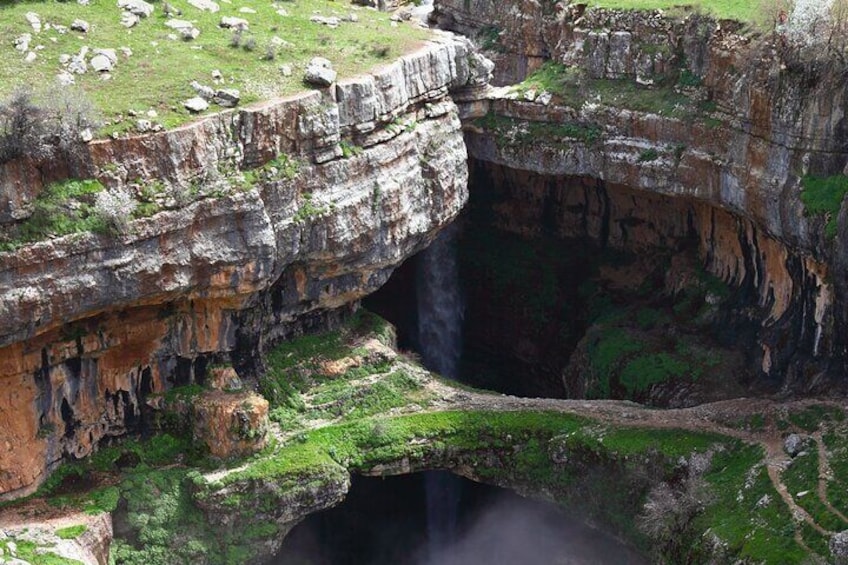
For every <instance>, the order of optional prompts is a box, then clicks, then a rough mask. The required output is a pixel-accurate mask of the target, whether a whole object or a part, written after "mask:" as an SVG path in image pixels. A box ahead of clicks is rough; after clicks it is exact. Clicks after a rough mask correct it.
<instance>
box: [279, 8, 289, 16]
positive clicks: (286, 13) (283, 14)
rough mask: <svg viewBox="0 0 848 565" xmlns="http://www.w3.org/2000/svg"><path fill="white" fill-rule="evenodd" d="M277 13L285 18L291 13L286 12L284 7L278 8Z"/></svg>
mask: <svg viewBox="0 0 848 565" xmlns="http://www.w3.org/2000/svg"><path fill="white" fill-rule="evenodd" d="M277 15H278V16H282V17H284V18H285V17H286V16H288V15H289V13H288V12H286V11H285V10H284V9H283V8H280V9H279V10H277Z"/></svg>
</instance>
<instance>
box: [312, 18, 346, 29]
mask: <svg viewBox="0 0 848 565" xmlns="http://www.w3.org/2000/svg"><path fill="white" fill-rule="evenodd" d="M309 21H310V22H313V23H316V24H322V25H325V26H328V27H339V24H340V23H341V20H340V19H339V18H337V17H335V16H330V17H324V16H312V17H311V18H309Z"/></svg>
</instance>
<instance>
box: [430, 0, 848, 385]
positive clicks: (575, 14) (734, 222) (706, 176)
mask: <svg viewBox="0 0 848 565" xmlns="http://www.w3.org/2000/svg"><path fill="white" fill-rule="evenodd" d="M436 19H437V20H438V21H439V22H440V23H441V24H442V25H444V26H446V27H449V28H451V29H455V30H458V31H461V32H463V33H466V34H469V35H472V36H475V37H477V38H478V40H480V42H481V43H483V44H484V46H486V47H489V48H490V49H491V52H492V53H493V54H495V55H497V56H498V57H499V59H500V60H501V61H508V62H509V64H506V65H505V66H502V67H500V68H499V70H498V75H497V77H496V78H497V80H498V81H500V82H501V83H502V84H509V83H515V82H518V81H521V80H522V79H523V78H524V77H525V76H526V75H527V74H528V73H529V72H530V71H531V70H533V69H536V68H539V67H540V66H541V65H542V64H543V63H545V62H548V61H552V62H555V63H557V64H559V65H562V67H561V68H563V69H564V68H568V69H571V70H570V71H567V72H574V73H576V74H578V75H579V76H581V77H582V79H581V80H582V81H583V83H582V84H580V85H578V86H577V87H576V88H575V87H574V86H573V85H570V84H569V83H568V82H567V81H563V82H562V83H561V84H559V86H553V87H552V89H553V90H554V91H547V92H546V91H543V90H536V89H528V88H527V87H519V88H507V87H505V88H501V89H494V90H493V91H491V92H490V93H489V95H488V97H487V100H486V101H480V100H477V101H473V102H470V103H467V104H463V105H462V112H463V116H464V117H465V118H467V127H466V130H467V133H466V141H467V145H468V150H469V154H470V155H471V156H472V157H474V158H475V159H477V160H479V161H481V162H484V163H492V164H494V165H496V166H498V167H506V168H509V169H513V170H517V171H525V172H527V173H532V174H535V175H542V176H544V177H546V178H547V179H548V180H547V181H544V182H547V183H548V188H547V189H546V190H544V191H540V192H539V193H538V194H537V195H536V197H537V198H544V199H546V200H547V201H549V202H555V201H559V202H560V203H562V204H563V206H566V205H567V202H568V201H571V200H574V202H573V203H572V204H574V205H582V204H579V203H578V202H577V201H578V200H583V199H584V196H583V194H582V192H581V191H580V190H577V191H573V190H570V189H569V188H568V186H567V185H569V181H568V180H566V179H567V178H569V177H571V178H592V179H598V182H599V185H600V186H601V187H602V191H605V192H607V193H610V194H612V193H613V192H615V190H616V187H617V186H620V187H628V188H630V189H634V190H636V191H640V192H643V193H645V195H646V198H649V195H662V196H666V197H669V198H671V199H679V200H680V201H681V202H683V203H684V204H683V206H682V209H681V210H683V209H686V210H687V211H682V213H683V216H682V217H680V218H677V219H668V218H660V217H657V216H656V215H654V216H650V215H649V217H638V216H639V214H637V216H636V217H634V221H636V220H638V221H640V222H641V221H646V222H648V223H654V224H655V225H656V226H659V227H658V230H659V231H662V230H663V229H664V228H663V227H662V226H665V228H668V230H670V231H669V233H668V235H669V236H673V235H674V233H675V232H676V231H680V230H685V231H687V232H691V233H692V234H693V235H694V236H695V237H696V238H697V239H698V240H699V241H700V247H701V251H702V258H703V260H704V262H705V265H706V266H707V268H708V269H709V270H710V271H711V272H712V273H713V274H715V275H717V276H719V277H721V278H722V279H723V280H724V281H726V282H729V283H732V284H734V285H743V284H745V285H750V286H751V287H752V288H753V289H754V292H753V294H754V296H755V303H756V305H758V306H760V307H763V308H764V312H765V315H764V316H763V319H762V326H763V333H762V335H761V337H760V339H759V348H760V349H761V355H760V358H759V360H758V361H757V363H756V365H757V366H758V367H759V369H758V370H760V369H761V371H762V373H763V374H765V375H768V376H769V377H770V378H771V379H773V380H777V381H782V384H783V385H785V388H791V389H795V390H805V391H810V390H817V391H822V390H825V389H826V388H827V387H828V386H831V385H832V384H834V383H837V382H838V381H839V380H840V379H839V376H840V375H841V374H842V373H843V372H844V368H845V358H844V343H845V338H846V336H845V335H844V332H843V330H842V329H841V328H842V327H844V325H845V324H844V320H845V312H844V306H843V304H844V303H845V299H846V290H848V288H846V286H845V283H844V281H845V280H846V276H845V275H846V273H845V265H846V261H845V253H844V251H843V250H844V248H845V245H844V243H845V237H846V235H845V233H846V232H845V230H846V227H845V223H844V222H843V221H842V220H843V216H844V212H842V213H839V214H838V219H839V222H838V224H837V226H838V229H837V230H836V236H835V238H833V239H831V238H829V237H828V236H826V235H825V229H824V227H825V223H826V222H827V221H828V218H826V217H822V216H813V215H810V214H809V213H807V211H806V210H805V206H804V204H803V201H802V199H801V192H802V186H803V185H802V179H803V177H804V176H805V175H812V176H816V177H827V176H830V175H835V174H841V173H843V172H844V171H845V169H846V166H848V117H846V115H847V114H848V97H846V89H845V88H844V82H843V81H841V80H840V79H839V76H840V75H839V74H838V73H834V72H833V69H828V68H826V66H825V68H822V66H821V65H815V64H812V62H810V64H808V65H806V66H805V65H804V64H803V63H804V60H803V58H802V55H799V53H797V52H794V51H792V50H789V49H785V48H784V47H785V43H784V39H783V38H782V37H781V36H779V35H778V34H774V35H767V36H766V37H765V38H762V37H761V38H759V39H752V36H751V35H750V34H749V35H743V34H741V32H740V31H739V28H740V25H739V24H738V23H734V22H725V21H722V22H716V21H714V20H710V19H708V18H705V17H703V16H699V15H697V14H691V15H689V16H687V17H685V18H679V17H667V16H665V15H663V14H662V13H661V12H659V11H655V12H636V11H616V10H600V9H586V8H585V5H578V4H571V3H564V2H560V3H557V4H551V3H545V2H534V1H529V0H528V1H522V0H516V1H513V2H493V1H489V0H472V1H471V2H458V1H455V0H441V1H439V2H437V3H436ZM593 88H597V89H598V90H595V91H593ZM603 89H605V90H603ZM615 90H618V91H621V92H632V93H633V97H634V98H635V97H638V96H641V98H640V100H639V101H638V102H632V103H629V102H628V100H627V95H626V94H623V95H620V96H618V97H617V99H618V100H620V104H619V105H611V104H610V103H608V102H605V100H606V99H607V98H605V96H607V97H608V98H614V97H615V96H614V95H610V91H615ZM651 97H653V99H651ZM665 100H673V101H677V102H676V105H673V106H672V105H671V103H669V104H666V103H665V102H664V101H665ZM518 176H520V175H518ZM571 184H573V183H571ZM578 184H579V183H578ZM557 185H559V186H557ZM640 198H641V197H640ZM594 199H595V197H592V198H589V201H587V202H584V203H583V204H585V205H586V206H589V207H590V208H591V207H594V210H595V213H596V214H599V215H595V214H593V213H592V212H590V213H589V214H588V216H589V221H590V224H592V223H594V224H596V226H595V227H596V228H598V229H596V232H597V235H601V234H600V231H599V229H600V226H601V225H602V224H604V221H603V218H604V216H603V214H605V213H608V212H609V206H605V205H604V203H603V201H602V199H601V200H597V201H596V202H595V204H594V205H593V204H592V202H591V201H592V200H594ZM613 200H615V199H614V198H613ZM528 202H530V203H531V204H530V208H531V209H530V211H529V212H528V214H527V217H526V218H525V219H526V220H527V221H528V223H524V224H521V220H519V219H517V217H516V216H515V215H513V216H512V218H511V219H510V220H508V223H510V224H511V226H512V228H513V229H516V230H518V231H530V232H532V231H534V229H536V227H537V226H534V225H533V222H537V221H539V218H540V215H539V214H538V213H536V212H538V210H536V211H534V210H535V204H533V203H534V202H535V200H533V199H532V198H531V199H529V200H528ZM613 212H616V211H615V210H613ZM618 212H622V210H618ZM556 214H557V208H551V209H549V210H547V211H546V212H545V216H546V217H549V216H555V215H556ZM833 214H834V217H833V218H832V220H831V221H833V222H836V220H837V218H836V217H835V215H836V214H837V213H836V212H834V213H833ZM624 216H627V213H625V214H624ZM624 216H622V217H620V218H619V219H620V220H621V219H623V218H624ZM516 224H521V225H516ZM666 224H667V225H666ZM672 224H676V225H672ZM620 225H621V224H620ZM611 229H612V230H613V232H612V233H608V234H607V233H605V234H604V236H605V237H610V238H612V239H613V240H614V239H615V238H616V237H621V236H622V233H618V234H616V233H614V232H615V229H616V227H615V226H614V225H613V226H611ZM629 237H630V243H631V244H633V243H634V241H635V240H638V238H639V237H640V235H639V233H637V232H636V233H630V234H629ZM613 243H614V241H613ZM648 243H649V242H648V241H647V240H646V241H645V244H648ZM637 246H638V242H637ZM788 328H794V329H792V330H788Z"/></svg>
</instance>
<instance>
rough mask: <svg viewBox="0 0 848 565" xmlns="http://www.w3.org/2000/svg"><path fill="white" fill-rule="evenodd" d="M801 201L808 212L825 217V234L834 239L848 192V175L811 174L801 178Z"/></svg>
mask: <svg viewBox="0 0 848 565" xmlns="http://www.w3.org/2000/svg"><path fill="white" fill-rule="evenodd" d="M801 186H802V187H803V190H802V192H801V201H802V202H803V203H804V206H805V208H806V209H807V212H809V213H810V214H819V215H822V216H824V217H825V220H826V221H827V223H826V224H825V235H826V236H827V237H828V238H830V239H833V238H834V237H835V236H836V228H837V224H836V220H837V217H838V215H839V209H840V207H841V206H842V200H843V199H844V198H845V194H846V193H848V176H845V175H835V176H832V177H826V178H822V177H815V176H811V175H807V176H805V177H804V178H803V179H801Z"/></svg>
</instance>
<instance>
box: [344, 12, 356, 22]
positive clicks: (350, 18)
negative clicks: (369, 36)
mask: <svg viewBox="0 0 848 565" xmlns="http://www.w3.org/2000/svg"><path fill="white" fill-rule="evenodd" d="M345 21H348V22H358V21H359V16H357V15H356V14H354V13H353V12H351V13H349V14H348V15H347V16H345Z"/></svg>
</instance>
